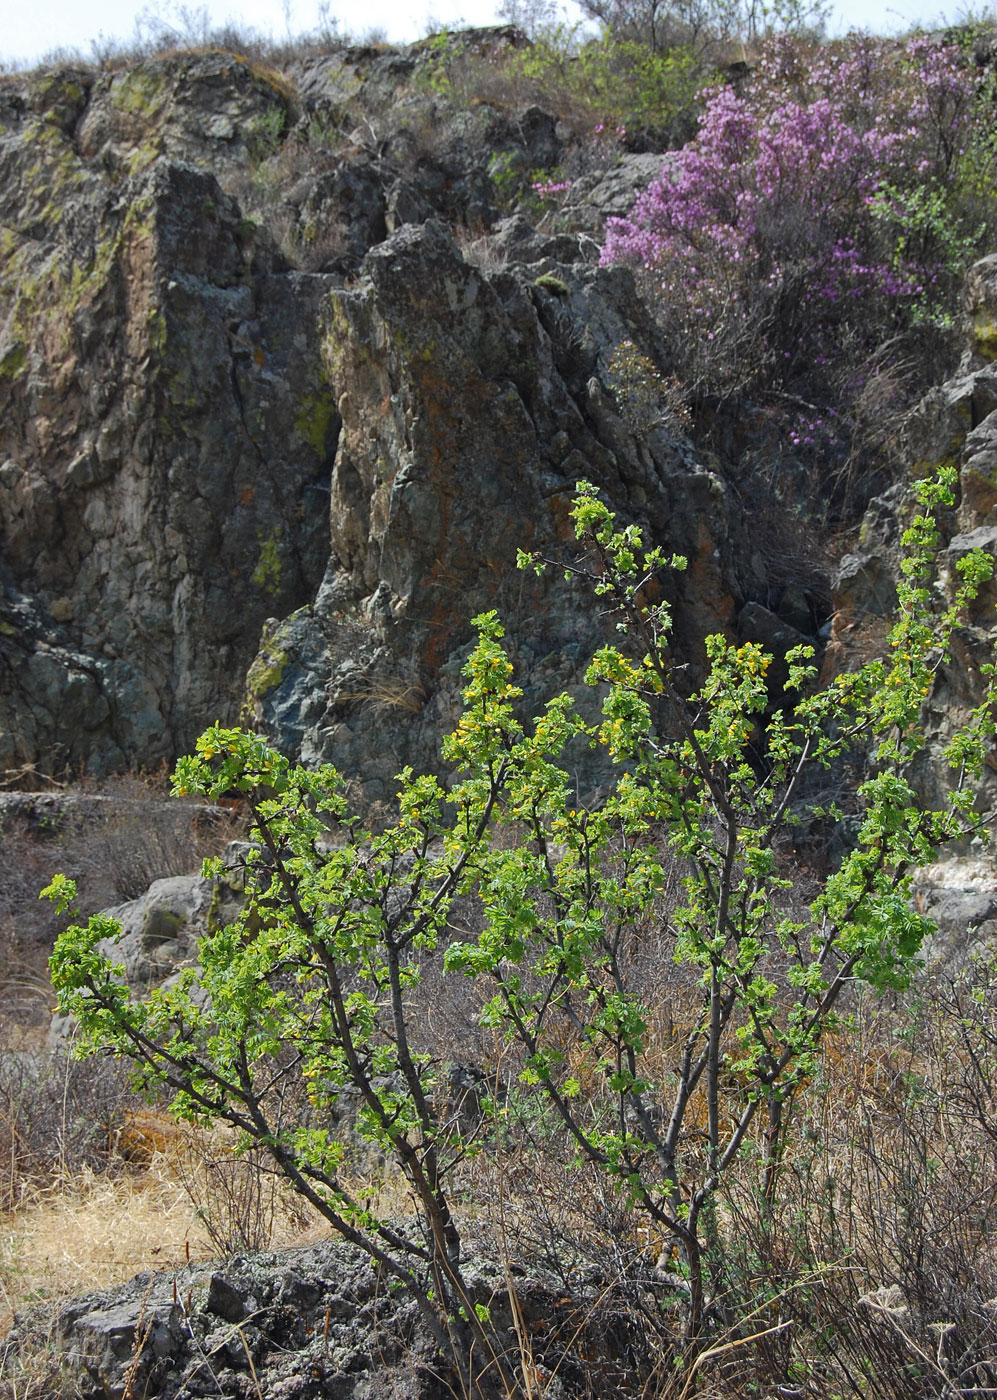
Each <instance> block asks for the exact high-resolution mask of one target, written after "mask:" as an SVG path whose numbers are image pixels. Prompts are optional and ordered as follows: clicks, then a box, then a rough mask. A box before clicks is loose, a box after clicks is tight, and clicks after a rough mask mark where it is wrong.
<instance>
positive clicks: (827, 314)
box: [603, 35, 990, 446]
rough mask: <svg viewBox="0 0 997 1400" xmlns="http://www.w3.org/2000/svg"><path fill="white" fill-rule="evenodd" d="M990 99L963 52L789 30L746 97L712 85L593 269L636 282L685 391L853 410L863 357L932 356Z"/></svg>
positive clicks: (953, 280) (769, 49) (977, 242)
mask: <svg viewBox="0 0 997 1400" xmlns="http://www.w3.org/2000/svg"><path fill="white" fill-rule="evenodd" d="M982 91H983V79H982V76H981V72H980V69H979V67H978V65H977V64H976V63H975V62H974V61H973V58H972V56H971V55H970V54H968V53H967V51H966V50H965V49H964V48H962V47H960V46H958V45H955V44H952V45H946V44H939V43H937V42H933V41H931V40H929V39H927V38H923V37H919V38H908V39H906V40H889V39H881V38H873V37H868V36H862V35H857V36H856V35H853V36H850V37H849V38H848V39H846V40H842V41H838V42H835V43H830V44H827V45H824V46H820V47H818V46H816V45H814V44H812V43H807V42H805V41H801V40H798V39H793V38H789V37H787V36H780V37H779V38H776V39H774V40H772V41H771V42H769V43H768V44H767V45H765V46H764V48H763V49H762V51H761V54H760V57H759V60H758V63H757V65H756V67H755V68H754V70H753V72H752V74H751V76H750V78H749V80H748V81H747V82H746V83H745V85H744V86H743V87H742V89H741V90H740V91H735V90H734V89H733V88H731V87H729V86H720V87H715V88H713V89H711V90H709V91H708V92H707V93H706V95H705V107H704V112H703V117H702V122H701V125H700V128H699V132H698V134H697V136H696V137H695V139H694V140H692V141H690V142H689V143H688V144H687V145H686V146H685V147H684V148H683V149H682V150H681V151H678V152H675V153H674V154H672V155H669V156H668V157H666V158H665V161H664V164H663V168H662V173H661V176H660V177H659V179H658V180H657V181H655V183H654V184H652V185H651V186H650V188H649V189H647V190H646V191H645V192H644V194H643V195H641V196H640V198H639V199H638V200H637V202H636V204H635V205H634V208H633V210H632V211H631V213H630V215H629V217H628V218H625V219H612V220H610V221H609V224H608V228H607V236H606V242H605V248H604V251H603V261H604V262H605V263H615V262H625V263H629V264H631V265H633V266H634V267H636V268H637V269H638V270H639V271H640V274H641V280H642V282H643V284H644V286H645V289H646V290H647V291H649V292H650V293H651V295H652V297H653V299H654V301H655V304H656V305H657V307H658V309H659V312H660V314H661V316H662V318H663V321H664V323H665V327H666V329H667V331H668V332H669V336H670V340H671V343H672V348H673V352H674V354H675V357H676V366H675V367H676V368H677V369H678V370H679V372H680V373H682V374H683V376H684V377H685V378H686V379H687V382H689V383H690V384H691V385H692V386H693V387H694V388H697V389H699V390H705V391H707V392H719V393H723V394H730V393H734V392H737V391H739V390H744V389H750V390H751V391H752V392H754V393H757V392H759V391H763V390H769V391H774V392H783V393H785V392H790V393H794V394H796V395H798V396H801V397H805V398H806V400H807V401H808V403H809V404H817V405H818V406H819V405H822V404H827V405H829V404H831V403H832V402H837V404H838V407H839V417H840V416H842V415H844V417H845V418H847V411H848V401H849V399H850V398H857V397H858V396H859V395H860V394H861V393H862V391H863V389H864V387H865V385H866V381H867V375H868V372H870V370H869V366H870V363H871V362H873V361H875V362H876V364H878V365H879V366H880V367H881V368H883V367H884V366H885V368H886V369H888V370H889V369H892V368H895V365H896V363H897V362H899V361H900V360H901V359H902V358H904V357H905V356H909V355H910V354H911V353H912V348H913V346H914V344H915V342H917V343H918V345H919V347H920V350H921V351H922V352H923V350H924V348H925V345H926V343H927V342H933V343H934V344H935V346H936V348H937V344H938V340H939V337H942V336H944V333H945V330H946V327H947V326H949V325H950V324H951V307H952V305H953V304H954V298H955V295H956V292H957V287H958V282H959V279H960V277H961V274H962V273H963V271H964V270H965V265H966V263H967V262H968V261H969V260H970V259H971V258H972V257H974V256H977V255H978V249H979V248H980V247H981V246H982V245H983V244H984V242H985V234H986V230H985V229H984V228H983V227H981V226H980V223H979V221H976V222H974V218H973V215H974V211H976V210H977V206H975V205H973V203H972V201H971V200H967V199H966V197H965V192H966V187H967V184H968V183H971V182H970V181H968V180H967V176H966V172H967V170H968V169H969V167H970V166H971V165H972V167H973V169H974V171H975V175H976V178H977V180H978V179H979V168H978V167H979V162H980V151H981V149H982V148H983V147H982V145H981V142H982V137H981V126H980V123H981V120H982V111H981V109H982V98H981V92H982ZM987 125H988V128H989V125H990V124H989V122H988V124H987ZM886 344H889V345H891V346H892V347H893V352H892V355H888V356H886V357H885V359H884V356H883V349H882V348H883V346H884V345H886ZM818 416H819V415H818ZM810 421H811V422H813V421H814V416H813V415H812V414H811V415H810ZM821 426H822V427H823V426H825V425H824V424H822V425H821ZM844 432H845V436H846V437H847V430H844ZM794 434H795V444H794V445H800V442H801V440H802V439H801V435H800V434H799V432H798V431H797V430H795V429H794ZM803 436H809V437H810V438H811V442H813V435H812V434H804V435H803ZM825 446H826V443H825Z"/></svg>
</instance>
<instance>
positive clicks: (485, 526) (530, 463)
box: [0, 30, 758, 798]
mask: <svg viewBox="0 0 997 1400" xmlns="http://www.w3.org/2000/svg"><path fill="white" fill-rule="evenodd" d="M520 41H521V40H520V38H519V37H517V36H516V34H515V31H511V30H498V31H488V32H486V31H482V32H480V33H479V32H477V31H474V32H472V33H471V34H470V35H469V36H466V43H467V44H471V45H472V46H473V45H478V46H479V47H480V46H481V45H485V46H487V45H489V44H491V45H495V44H498V45H500V46H501V45H508V44H514V43H518V42H520ZM462 42H465V41H462ZM435 62H437V56H436V54H435V50H434V48H433V46H432V45H429V46H426V45H422V46H420V45H416V46H413V47H412V48H411V49H410V50H402V51H387V52H383V53H379V52H374V51H369V50H362V49H351V50H344V51H343V52H342V53H340V54H336V55H330V56H326V57H324V58H322V59H315V60H310V61H307V62H302V63H299V64H297V66H295V65H293V64H292V65H291V67H290V68H289V69H288V72H287V73H286V74H285V75H283V76H281V75H278V74H276V73H274V72H272V71H270V70H268V69H266V68H264V67H262V66H261V65H259V64H254V63H249V62H246V61H245V60H243V59H240V58H237V57H235V56H233V55H231V54H222V53H207V54H199V55H195V54H173V55H167V56H164V57H161V58H155V59H148V60H145V61H143V62H141V63H138V64H135V65H132V66H131V67H129V68H126V69H124V70H121V71H118V72H108V73H100V74H94V73H92V72H84V71H82V70H69V69H66V70H61V71H59V72H56V73H48V74H38V75H29V76H27V77H14V78H8V79H5V80H4V81H3V85H2V88H0V223H2V224H3V227H4V230H5V232H4V239H5V241H4V244H3V248H2V251H0V532H2V541H3V545H2V550H0V772H2V771H4V770H14V769H20V768H24V769H30V768H32V767H34V768H38V769H42V770H47V771H55V770H60V769H65V768H69V769H73V770H88V771H90V772H93V773H103V772H107V771H110V770H113V769H116V768H127V767H134V766H137V765H140V764H141V765H144V766H149V765H154V764H155V763H157V762H159V761H162V760H171V759H173V758H174V757H175V756H176V755H178V754H179V753H181V752H184V751H185V750H187V749H189V748H190V747H191V745H192V743H193V740H194V738H195V737H196V735H197V733H198V732H199V731H200V729H201V728H203V727H204V726H205V725H206V724H207V723H210V722H211V721H212V720H214V719H216V718H220V719H224V720H231V721H234V720H235V719H236V718H237V717H238V714H239V710H240V704H241V703H242V702H243V700H244V699H246V683H245V682H244V677H245V676H246V673H247V669H249V680H248V690H249V695H248V701H249V713H250V714H251V716H252V718H253V719H254V721H255V722H256V723H257V724H258V725H260V726H262V727H263V728H265V729H266V731H267V732H268V733H269V734H270V735H271V737H272V738H273V739H274V741H275V742H277V743H278V744H279V745H281V747H283V748H285V749H287V750H288V751H290V752H293V753H294V754H299V753H300V754H303V755H304V756H305V757H306V758H309V759H314V758H332V759H334V760H335V761H336V762H338V763H339V764H341V765H342V766H343V767H344V768H345V769H347V770H349V771H360V770H363V772H364V781H365V793H366V795H367V796H368V797H371V798H377V797H390V795H391V793H392V792H393V778H394V774H395V773H396V772H397V771H398V769H399V767H400V766H401V764H402V763H404V762H410V761H411V762H415V763H418V764H420V765H423V766H426V765H431V764H432V763H433V762H434V761H435V756H436V750H437V743H438V738H439V735H440V733H441V732H445V730H446V729H447V728H448V727H449V725H450V723H451V722H452V719H453V717H454V714H455V710H456V705H457V699H458V694H459V686H460V676H459V672H460V666H461V663H462V660H463V656H464V655H465V654H466V647H467V644H468V641H469V638H470V628H469V619H470V617H471V616H472V615H473V614H474V613H475V612H477V611H479V610H482V609H485V608H497V609H498V610H499V611H500V612H501V613H502V615H503V617H504V619H505V621H506V624H507V626H508V628H509V631H510V634H511V637H512V645H513V649H514V651H515V654H516V660H517V663H518V664H519V666H520V668H521V671H520V683H521V684H524V686H525V689H526V692H527V703H528V704H529V706H530V707H531V708H532V707H535V706H536V705H537V704H539V703H540V702H541V701H542V700H543V699H545V698H547V696H549V695H550V694H551V693H552V692H553V691H554V690H556V689H562V688H564V687H565V686H569V687H571V686H577V685H578V683H579V680H580V677H581V675H582V672H583V669H584V665H585V662H586V660H587V657H588V655H589V654H590V652H591V650H592V649H593V647H594V646H596V645H598V643H599V642H600V641H601V640H602V639H604V637H605V636H606V635H607V634H608V633H607V624H606V622H605V620H604V619H600V618H598V617H597V616H596V615H595V613H594V612H593V610H592V606H591V603H590V601H589V600H588V598H586V597H583V596H582V595H581V593H580V592H579V591H577V590H575V589H573V588H571V587H566V586H565V585H563V583H562V582H560V581H559V580H557V579H553V578H551V579H546V578H545V579H544V580H543V581H539V582H538V581H536V580H534V579H532V577H526V576H523V575H520V574H518V573H517V572H516V571H515V568H514V565H513V560H514V555H515V550H516V548H517V547H518V546H522V547H526V548H536V549H541V550H543V551H545V552H548V553H551V554H555V555H556V554H560V553H562V552H563V551H564V550H565V548H566V547H570V538H569V536H570V530H569V525H568V519H567V509H568V504H569V502H570V497H571V492H572V490H573V488H574V486H575V484H576V483H577V481H578V480H579V479H581V478H583V477H587V478H589V479H592V480H593V481H595V482H596V483H597V484H598V485H599V486H600V487H601V488H602V489H603V490H604V491H605V493H606V495H607V497H608V499H609V500H610V502H611V503H612V505H613V506H614V507H615V508H617V509H618V510H619V511H620V512H621V514H622V515H623V516H624V517H625V518H626V519H628V520H632V519H639V520H641V521H643V522H644V523H645V524H646V525H647V526H648V528H649V531H650V532H651V534H652V535H653V537H654V539H655V541H656V542H658V543H662V544H664V545H665V546H666V548H668V549H675V550H679V551H681V552H683V553H686V554H688V555H689V556H690V558H691V569H690V572H689V574H688V575H686V576H685V577H684V578H682V579H681V580H679V581H678V582H677V584H676V586H675V599H674V601H675V609H676V648H677V651H678V653H679V654H680V656H681V659H682V660H683V661H692V662H695V660H696V656H697V652H698V648H699V646H700V640H701V638H702V636H703V635H704V634H705V633H707V632H709V631H715V630H718V629H726V630H732V629H733V626H734V619H735V615H736V612H737V610H738V608H739V606H740V604H741V603H742V602H743V601H744V599H745V598H746V597H747V596H749V595H750V594H751V591H752V587H753V586H754V585H757V583H758V581H757V580H754V585H753V583H752V577H753V576H752V572H751V569H750V567H749V566H748V565H747V564H745V563H744V561H745V560H748V559H750V557H751V556H750V552H749V551H748V550H747V549H746V548H745V546H744V542H743V529H742V526H741V522H740V512H739V508H738V507H737V505H736V503H735V500H734V498H733V497H732V495H731V493H730V492H729V490H728V489H727V487H726V486H725V484H724V482H723V480H722V479H721V477H720V476H719V475H718V474H717V473H716V472H714V471H711V470H708V469H707V468H706V467H705V466H703V465H701V464H699V463H698V462H697V461H696V460H695V458H694V456H693V453H692V450H691V448H690V447H689V444H688V443H684V442H682V441H681V440H678V439H676V438H673V437H670V436H669V435H668V433H666V432H665V431H664V430H663V429H660V428H659V429H657V430H656V431H655V432H654V433H652V434H650V435H649V436H648V438H647V440H646V441H639V442H638V441H637V440H635V439H634V437H633V436H632V434H631V433H630V432H629V430H628V429H627V427H626V425H625V423H624V422H623V420H622V419H621V417H620V415H619V414H618V412H617V407H616V404H615V402H614V399H613V396H612V393H611V392H610V390H609V388H608V387H607V385H608V373H607V365H608V361H609V359H610V357H611V355H612V352H613V350H614V349H615V347H616V345H618V343H619V342H620V341H621V340H623V339H627V340H634V341H635V342H636V343H637V344H638V345H642V346H644V347H646V348H647V349H649V350H651V351H653V352H654V355H655V359H656V361H657V362H659V363H664V362H666V360H667V355H666V352H665V350H664V347H662V346H659V345H658V344H657V342H656V340H655V334H656V333H655V331H654V329H653V326H652V324H651V322H650V320H649V318H648V317H647V315H646V313H645V312H644V311H643V309H642V307H641V304H640V302H639V300H638V299H637V297H636V295H635V293H634V290H633V286H632V282H631V280H630V278H629V275H628V274H627V273H625V272H624V271H622V270H614V271H609V270H601V269H598V268H595V267H592V266H591V265H590V263H591V257H592V246H591V245H592V239H591V236H590V234H589V233H587V232H586V231H585V227H583V225H584V224H585V221H584V220H582V221H581V222H580V223H579V225H578V229H577V231H576V232H570V231H569V232H564V233H561V234H558V235H556V236H554V237H549V238H545V237H544V236H542V235H540V234H537V233H535V232H524V230H523V228H522V221H519V226H518V227H517V226H516V222H515V221H514V222H513V224H512V225H508V226H506V227H505V228H504V229H503V228H502V227H499V228H498V229H497V230H495V228H494V224H495V218H496V212H497V203H496V198H495V186H494V182H493V180H492V177H491V175H490V174H489V170H488V159H486V152H487V150H488V149H489V146H488V143H482V142H481V141H480V140H479V141H478V142H477V144H475V143H474V142H472V141H471V140H470V139H469V137H468V136H467V134H466V133H465V134H464V135H462V134H461V131H460V129H459V124H458V126H451V127H447V128H445V129H444V128H442V127H440V124H439V122H438V115H439V114H438V110H437V106H435V105H434V103H435V102H436V99H435V98H434V96H433V91H432V87H431V85H428V84H427V82H426V81H425V75H426V73H429V72H431V71H434V70H432V64H433V63H435ZM420 74H421V75H422V77H421V78H420ZM474 120H475V122H477V123H478V124H479V125H480V124H484V125H483V128H482V129H484V128H487V131H488V132H489V133H490V135H489V141H490V142H491V147H490V149H491V151H492V156H494V155H495V153H496V151H497V152H498V153H499V154H500V155H502V160H503V162H505V165H504V166H503V168H512V166H513V165H515V162H516V161H517V160H518V161H520V162H521V163H522V162H525V165H524V169H528V168H532V167H531V162H534V161H540V160H541V159H542V160H548V159H549V160H554V159H556V158H557V155H558V153H559V151H560V149H561V143H562V141H563V139H565V133H563V132H562V131H561V129H560V128H559V126H558V124H557V123H556V121H555V120H554V119H553V118H552V117H551V116H550V114H549V113H546V112H545V111H544V110H543V109H542V108H540V107H537V106H535V105H533V106H528V107H526V108H524V109H523V110H522V111H518V112H515V113H508V112H500V111H497V110H493V109H488V110H487V111H484V110H482V111H480V112H477V113H476V115H475V117H474ZM479 136H480V133H479ZM648 159H653V158H645V157H641V158H639V160H638V158H634V160H635V161H637V165H638V166H639V169H636V173H634V171H631V172H630V176H629V177H628V178H630V179H631V181H632V179H634V178H643V173H644V169H645V165H646V162H647V160H648ZM510 162H512V165H510ZM640 162H644V164H640ZM631 164H633V162H631ZM618 175H619V172H618ZM264 176H265V178H264ZM614 178H615V179H616V184H615V185H614V186H613V187H614V188H616V187H617V186H619V183H620V181H619V178H616V177H614ZM611 183H612V182H611ZM608 189H609V186H608V185H607V186H606V187H605V190H604V191H603V193H602V194H599V193H598V186H597V187H596V192H595V193H592V192H590V194H589V195H588V196H587V198H588V199H589V200H590V201H595V203H591V207H590V210H589V214H588V215H586V220H588V223H589V224H591V222H592V220H591V218H590V215H591V214H592V210H595V216H594V217H595V222H596V223H598V219H599V217H601V214H600V212H599V211H598V209H597V208H596V204H597V203H598V201H599V200H603V199H605V200H606V201H609V202H610V203H611V202H612V201H611V199H610V195H609V194H608V193H606V190H608ZM614 198H615V196H614ZM614 207H615V206H614ZM602 212H605V211H602ZM429 213H434V214H435V215H438V216H442V218H443V219H444V220H450V221H454V220H458V219H459V220H461V221H462V222H465V223H467V224H468V225H473V224H474V223H475V221H478V222H479V223H480V225H481V227H482V230H483V239H481V240H479V243H478V245H477V246H476V245H475V244H474V243H473V242H471V243H467V242H466V241H465V243H464V247H465V248H466V251H467V256H466V257H465V256H464V255H463V253H462V252H461V250H460V249H459V248H458V246H457V244H456V243H455V242H454V239H453V237H452V235H451V233H450V232H448V231H447V230H446V228H445V227H444V226H443V224H441V223H437V222H433V221H432V220H427V215H428V214H429ZM392 230H393V231H392ZM586 239H587V240H588V241H587V242H586ZM292 255H293V256H294V258H295V259H296V260H297V263H298V268H297V269H295V268H293V267H292V266H291V265H290V263H289V261H288V259H289V257H291V256H292ZM361 259H362V262H361ZM306 268H310V269H312V270H311V271H307V270H303V269H306ZM347 277H348V279H349V280H347ZM254 658H255V660H254Z"/></svg>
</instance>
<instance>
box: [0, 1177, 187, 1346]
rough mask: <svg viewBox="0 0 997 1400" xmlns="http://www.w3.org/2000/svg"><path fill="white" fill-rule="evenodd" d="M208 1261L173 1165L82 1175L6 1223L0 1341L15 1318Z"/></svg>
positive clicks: (0, 1258)
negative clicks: (150, 1272)
mask: <svg viewBox="0 0 997 1400" xmlns="http://www.w3.org/2000/svg"><path fill="white" fill-rule="evenodd" d="M188 1250H189V1251H190V1256H191V1257H193V1258H196V1259H204V1258H208V1257H210V1255H211V1250H210V1248H209V1241H208V1236H207V1232H206V1231H205V1229H204V1226H203V1225H202V1224H201V1222H200V1221H199V1220H198V1219H197V1216H196V1213H195V1211H194V1208H193V1206H192V1204H191V1202H190V1199H189V1197H188V1196H187V1193H186V1192H185V1190H184V1188H183V1185H182V1183H181V1182H180V1181H179V1179H178V1177H177V1175H176V1172H175V1169H174V1166H173V1164H172V1163H171V1162H170V1160H169V1159H168V1158H156V1159H154V1160H153V1161H152V1162H151V1163H150V1165H149V1166H148V1167H146V1168H145V1169H143V1170H142V1171H139V1172H125V1173H119V1174H117V1175H108V1174H98V1173H95V1172H93V1171H89V1170H84V1171H82V1172H79V1173H77V1174H75V1175H74V1176H73V1177H72V1178H66V1179H65V1180H62V1181H56V1182H54V1183H52V1185H51V1186H50V1187H49V1188H48V1189H47V1190H45V1191H42V1192H39V1193H38V1195H37V1196H36V1197H35V1199H33V1200H32V1201H30V1202H28V1203H27V1204H26V1205H24V1206H22V1207H21V1208H20V1209H19V1210H17V1211H15V1212H14V1213H13V1214H11V1215H9V1216H7V1217H6V1219H5V1220H4V1222H3V1234H2V1237H0V1334H3V1333H5V1332H6V1331H7V1330H8V1329H9V1327H10V1325H11V1322H12V1314H13V1313H14V1312H16V1311H18V1310H20V1309H22V1308H25V1307H28V1306H30V1305H31V1304H32V1303H37V1302H41V1301H43V1300H44V1301H52V1302H56V1301H58V1300H59V1299H63V1298H71V1297H73V1296H74V1295H76V1294H80V1293H86V1292H89V1291H90V1290H92V1289H95V1288H107V1287H110V1286H112V1285H113V1284H116V1283H122V1282H124V1281H125V1280H126V1279H129V1278H131V1277H132V1275H133V1274H136V1273H138V1272H139V1271H140V1270H142V1269H169V1268H176V1267H179V1266H180V1265H181V1264H183V1263H184V1262H185V1261H186V1259H187V1257H188Z"/></svg>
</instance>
